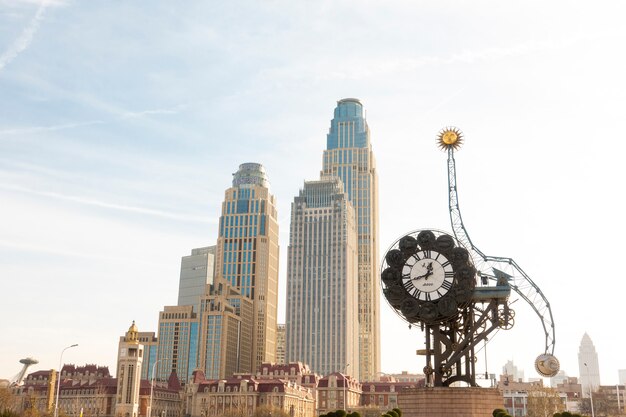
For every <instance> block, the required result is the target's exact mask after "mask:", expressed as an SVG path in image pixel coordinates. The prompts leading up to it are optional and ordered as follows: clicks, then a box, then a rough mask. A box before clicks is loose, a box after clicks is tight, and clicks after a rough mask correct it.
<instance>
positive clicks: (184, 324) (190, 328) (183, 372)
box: [154, 306, 199, 384]
mask: <svg viewBox="0 0 626 417" xmlns="http://www.w3.org/2000/svg"><path fill="white" fill-rule="evenodd" d="M198 326H199V323H198V315H197V314H196V313H195V312H194V309H193V306H165V308H164V309H163V311H161V312H160V313H159V336H158V338H157V343H158V346H159V348H158V354H157V355H158V358H157V361H158V364H157V366H156V372H155V374H156V375H155V376H154V377H155V378H156V379H157V380H159V381H167V379H168V377H169V376H170V374H171V373H172V372H175V373H176V375H177V376H178V379H179V380H180V382H182V383H183V384H185V383H187V382H188V381H189V380H190V378H191V374H192V373H193V371H194V370H195V369H196V364H197V360H198Z"/></svg>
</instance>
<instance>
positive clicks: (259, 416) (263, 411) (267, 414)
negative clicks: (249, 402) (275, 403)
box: [253, 405, 290, 417]
mask: <svg viewBox="0 0 626 417" xmlns="http://www.w3.org/2000/svg"><path fill="white" fill-rule="evenodd" d="M253 416H254V417H290V416H289V414H288V413H286V412H285V411H283V410H282V409H280V408H276V407H271V406H267V405H262V406H260V407H258V408H257V409H256V410H255V411H254V414H253Z"/></svg>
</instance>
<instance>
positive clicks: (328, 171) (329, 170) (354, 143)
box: [322, 98, 380, 381]
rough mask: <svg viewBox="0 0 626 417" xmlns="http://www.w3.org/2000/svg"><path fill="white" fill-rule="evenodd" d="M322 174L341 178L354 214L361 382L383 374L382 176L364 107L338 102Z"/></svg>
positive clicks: (354, 103) (350, 99) (354, 101)
mask: <svg viewBox="0 0 626 417" xmlns="http://www.w3.org/2000/svg"><path fill="white" fill-rule="evenodd" d="M322 175H335V176H338V177H339V178H341V180H342V181H343V185H344V190H345V192H346V194H347V195H348V199H349V200H350V202H351V203H352V206H353V207H354V211H355V214H356V227H357V235H358V263H359V267H358V276H359V277H358V285H357V287H358V290H359V301H358V312H359V326H360V327H359V357H360V358H361V361H360V372H359V375H360V379H361V380H370V381H373V380H374V379H375V378H376V376H377V374H378V372H379V371H380V284H379V279H380V277H379V273H380V271H379V270H378V269H379V266H378V265H379V264H378V237H379V236H378V173H377V171H376V161H375V159H374V153H373V152H372V145H371V143H370V131H369V127H368V126H367V121H366V120H365V117H364V111H363V105H362V104H361V102H360V101H359V100H357V99H354V98H346V99H343V100H339V101H338V102H337V107H336V108H335V113H334V118H333V120H332V121H331V125H330V131H329V133H328V135H327V138H326V150H325V151H324V157H323V168H322Z"/></svg>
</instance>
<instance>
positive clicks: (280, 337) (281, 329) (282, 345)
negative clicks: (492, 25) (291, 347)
mask: <svg viewBox="0 0 626 417" xmlns="http://www.w3.org/2000/svg"><path fill="white" fill-rule="evenodd" d="M285 337H286V331H285V325H284V324H282V323H278V325H277V326H276V358H275V360H276V363H286V362H287V354H286V348H287V340H286V339H285Z"/></svg>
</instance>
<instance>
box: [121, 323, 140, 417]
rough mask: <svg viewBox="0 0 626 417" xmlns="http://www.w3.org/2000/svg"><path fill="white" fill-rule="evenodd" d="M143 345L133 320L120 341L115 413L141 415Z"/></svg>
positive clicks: (125, 416)
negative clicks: (140, 395) (140, 389)
mask: <svg viewBox="0 0 626 417" xmlns="http://www.w3.org/2000/svg"><path fill="white" fill-rule="evenodd" d="M142 362H143V345H142V344H140V343H139V331H138V330H137V326H136V325H135V322H134V321H133V324H132V325H131V326H130V328H129V329H128V331H127V332H126V336H124V338H123V339H122V340H120V342H119V349H118V355H117V396H116V402H115V415H116V416H121V417H138V416H139V386H140V384H141V365H142Z"/></svg>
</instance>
